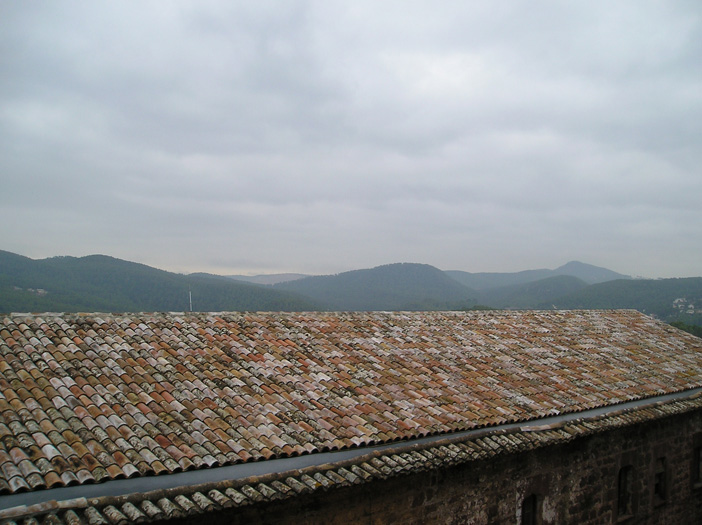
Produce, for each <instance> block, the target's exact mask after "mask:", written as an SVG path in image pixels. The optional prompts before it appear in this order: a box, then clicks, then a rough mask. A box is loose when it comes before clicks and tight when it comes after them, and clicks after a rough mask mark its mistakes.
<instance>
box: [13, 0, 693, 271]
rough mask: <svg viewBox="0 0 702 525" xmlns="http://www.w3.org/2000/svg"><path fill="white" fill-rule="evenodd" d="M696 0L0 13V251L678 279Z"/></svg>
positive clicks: (688, 237) (190, 265) (74, 7)
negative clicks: (598, 271)
mask: <svg viewBox="0 0 702 525" xmlns="http://www.w3.org/2000/svg"><path fill="white" fill-rule="evenodd" d="M701 26H702V9H700V7H699V6H698V4H697V3H696V2H684V1H672V2H665V3H661V2H653V1H644V2H641V1H636V2H634V1H629V2H617V3H616V4H612V3H610V2H589V3H587V4H577V3H562V2H546V3H540V4H539V5H534V4H533V3H532V2H523V1H516V0H515V1H511V2H508V3H501V4H499V5H492V4H483V3H477V2H455V3H454V2H450V3H448V4H446V5H445V6H444V7H442V9H437V8H436V6H435V5H434V4H431V3H428V2H383V3H382V5H379V4H377V3H371V2H352V3H348V2H317V1H299V2H286V3H284V4H280V3H278V2H275V3H274V2H257V3H255V4H253V3H245V2H219V1H209V2H208V1H205V2H184V1H182V2H169V3H167V4H163V3H159V2H119V3H108V4H104V3H90V4H85V3H78V2H62V3H60V4H58V3H54V2H39V3H33V4H32V5H31V6H29V5H25V4H24V3H7V4H3V5H2V6H1V7H0V50H1V51H2V53H1V55H0V56H2V58H1V59H0V173H1V175H0V181H1V183H2V190H3V191H2V192H0V236H1V238H2V239H3V241H4V242H3V246H1V247H0V248H3V249H7V250H10V251H16V252H18V253H22V254H25V255H28V256H32V257H45V256H50V255H57V254H74V255H84V254H89V253H107V254H110V255H114V256H117V257H122V258H126V259H131V260H136V261H139V262H144V263H146V264H151V265H154V266H158V267H161V268H166V269H172V270H176V271H213V272H219V273H234V272H267V271H303V272H309V273H331V272H337V271H344V270H348V269H353V268H361V267H369V266H373V265H376V264H383V263H388V262H396V261H416V262H427V263H430V264H434V265H436V266H438V267H440V268H444V269H465V270H469V271H492V270H494V271H507V270H519V269H524V268H533V267H555V266H557V265H560V264H562V263H564V262H566V261H567V260H570V259H581V260H584V261H587V262H591V263H594V264H600V265H603V266H607V267H610V268H612V269H615V270H618V271H621V272H625V273H632V274H641V275H648V276H683V275H700V269H699V259H700V249H699V246H700V245H701V244H702V243H701V242H700V241H702V216H701V215H702V211H700V206H699V204H698V202H697V201H698V195H700V194H701V193H702V178H700V177H699V175H698V166H699V165H700V160H702V159H701V158H700V157H701V155H702V154H701V153H700V151H702V148H700V145H699V140H700V139H699V138H700V136H702V133H701V132H702V130H701V129H700V127H701V124H700V122H702V119H700V108H701V107H702V89H701V88H702V85H701V84H702V82H701V81H702V74H701V71H700V64H702V44H701V43H700V39H699V38H698V37H697V35H699V33H700V30H701V29H702V27H701Z"/></svg>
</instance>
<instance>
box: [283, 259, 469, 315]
mask: <svg viewBox="0 0 702 525" xmlns="http://www.w3.org/2000/svg"><path fill="white" fill-rule="evenodd" d="M274 289H276V290H290V291H295V292H297V293H299V294H302V295H305V296H307V297H309V298H311V299H313V300H315V301H317V302H319V303H321V304H323V305H324V306H325V307H326V308H328V309H331V310H447V309H460V308H469V307H471V306H473V305H475V304H476V300H475V297H476V293H475V291H473V290H470V289H469V288H467V287H465V286H463V285H461V284H460V283H458V282H456V281H455V280H454V279H451V278H450V277H448V276H447V275H446V274H445V273H444V272H442V271H441V270H439V269H437V268H434V267H433V266H429V265H428V264H411V263H398V264H388V265H385V266H378V267H376V268H372V269H369V270H354V271H351V272H345V273H340V274H338V275H325V276H317V277H307V278H305V279H299V280H296V281H291V282H286V283H280V284H276V285H274Z"/></svg>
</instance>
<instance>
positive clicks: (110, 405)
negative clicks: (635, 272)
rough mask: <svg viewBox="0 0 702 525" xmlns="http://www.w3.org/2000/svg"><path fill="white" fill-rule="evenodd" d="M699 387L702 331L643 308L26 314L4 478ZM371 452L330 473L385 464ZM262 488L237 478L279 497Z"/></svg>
mask: <svg viewBox="0 0 702 525" xmlns="http://www.w3.org/2000/svg"><path fill="white" fill-rule="evenodd" d="M699 386H702V340H700V339H698V338H695V337H693V336H690V335H688V334H685V333H682V332H680V331H677V330H675V329H673V328H671V327H669V326H667V325H665V324H662V323H660V322H657V321H655V320H653V319H651V318H649V317H646V316H644V315H642V314H639V313H637V312H633V311H579V312H575V311H548V312H468V313H463V312H431V313H306V314H287V313H286V314H282V313H251V314H239V313H217V314H138V315H107V314H99V315H98V314H95V315H72V314H62V315H57V314H43V315H12V316H7V317H5V318H4V319H2V322H1V323H0V493H5V494H9V493H17V492H22V491H35V490H41V489H46V488H53V487H61V486H72V485H82V484H86V483H95V482H102V481H107V480H110V479H122V478H133V477H141V476H149V475H154V474H166V473H175V472H181V471H188V470H194V469H203V468H209V467H217V466H223V465H231V464H235V463H241V462H246V461H252V460H261V459H272V458H276V457H285V456H296V455H301V454H307V453H314V452H320V451H328V450H337V449H344V448H352V447H357V446H364V445H368V444H377V443H387V442H392V441H396V440H404V439H410V438H417V437H421V436H427V435H436V434H447V435H448V434H450V433H451V432H455V431H460V430H468V429H476V428H483V427H488V426H492V425H497V424H501V423H506V422H510V421H528V420H532V419H537V418H542V417H545V416H549V415H553V414H559V413H568V412H578V411H582V410H586V409H589V408H594V407H598V406H603V405H613V404H617V403H621V402H624V401H629V400H634V399H641V398H647V397H651V396H655V395H660V394H663V393H669V392H676V391H682V390H686V389H690V388H694V387H699ZM559 432H561V433H562V432H565V431H559ZM565 434H567V436H570V435H571V434H568V433H567V432H565ZM559 435H561V434H559ZM567 436H563V435H561V437H562V438H563V439H565V438H566V437H567ZM519 439H527V438H519ZM529 439H531V438H529ZM534 439H536V438H534ZM510 443H511V441H509V440H508V441H507V442H505V443H501V442H499V441H498V442H493V443H491V445H492V446H493V448H494V447H502V446H506V447H510V446H520V443H519V442H518V443H511V444H510ZM452 446H458V445H452ZM459 448H460V447H459ZM436 453H437V454H438V453H439V452H436ZM431 454H434V452H432V453H431ZM447 454H448V453H447ZM449 456H450V454H449ZM433 457H434V456H431V457H429V458H427V457H424V459H422V456H421V455H420V457H419V458H417V457H415V458H414V461H412V464H416V463H417V462H420V463H422V462H429V464H433V463H432V461H434V460H433V459H432V458H433ZM405 460H406V461H410V459H409V458H405ZM383 461H384V460H383ZM394 461H395V462H397V461H398V460H397V459H395V460H394ZM442 461H443V460H442ZM358 468H361V471H360V472H358V473H354V471H353V470H348V471H344V472H343V473H342V472H340V471H334V472H336V474H334V475H335V476H341V477H342V478H344V479H346V480H347V481H348V479H349V478H352V479H356V478H358V477H359V475H360V476H361V477H363V472H366V474H368V475H370V476H375V475H376V474H375V473H374V472H371V473H370V474H369V472H368V471H367V470H364V468H363V467H358ZM374 468H375V469H376V471H377V472H381V473H382V472H383V470H382V469H388V468H390V470H392V469H393V467H389V466H388V464H386V463H383V464H382V465H377V466H376V467H374ZM377 469H381V470H377ZM346 472H348V476H347V475H346ZM325 476H326V477H325ZM328 476H332V475H331V474H324V475H323V476H322V477H323V478H324V479H323V480H317V481H312V482H310V484H315V486H317V484H322V485H324V484H325V483H327V482H332V481H330V480H328V479H327V477H328ZM345 476H347V477H345ZM332 478H334V476H332ZM310 479H312V478H310ZM298 483H303V486H304V483H305V481H304V480H298ZM293 485H294V484H293ZM288 488H289V489H290V490H292V491H297V489H296V488H295V487H294V486H288ZM232 490H233V489H232ZM270 490H273V491H274V492H275V493H279V492H280V490H284V489H281V488H278V489H276V488H275V487H270ZM301 490H303V489H301ZM252 491H253V492H251V493H250V494H244V493H241V494H244V496H245V498H249V499H251V498H253V499H254V500H255V498H256V497H258V496H256V494H257V493H259V494H261V497H263V498H264V499H265V498H266V497H268V496H266V495H265V494H263V493H261V490H259V489H258V488H254V487H252ZM264 492H265V491H264ZM198 497H199V496H198ZM202 497H203V498H205V499H207V497H206V496H205V495H202ZM218 497H219V496H216V497H215V496H212V495H210V499H212V498H214V499H217V498H218ZM202 501H205V500H202ZM213 501H214V500H213ZM191 503H192V502H191ZM196 505H200V503H196ZM149 508H150V507H149ZM115 510H116V511H117V512H122V513H124V512H127V511H125V510H124V508H122V510H118V509H117V508H115ZM151 510H152V511H154V512H155V510H154V509H151ZM161 510H162V512H165V511H164V510H163V509H161ZM142 511H144V512H146V511H145V510H144V509H143V508H142ZM101 512H103V513H104V512H106V511H105V510H104V509H103V510H102V511H101ZM130 512H131V511H130ZM140 512H141V511H140Z"/></svg>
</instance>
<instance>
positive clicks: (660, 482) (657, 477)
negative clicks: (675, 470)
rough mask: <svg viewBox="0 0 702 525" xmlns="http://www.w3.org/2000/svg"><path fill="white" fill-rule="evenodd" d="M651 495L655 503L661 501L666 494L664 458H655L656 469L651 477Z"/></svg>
mask: <svg viewBox="0 0 702 525" xmlns="http://www.w3.org/2000/svg"><path fill="white" fill-rule="evenodd" d="M653 482H654V485H653V495H654V499H655V502H656V503H657V504H660V503H663V502H664V501H665V498H666V495H667V487H666V470H665V458H658V459H657V460H656V470H655V473H654V479H653Z"/></svg>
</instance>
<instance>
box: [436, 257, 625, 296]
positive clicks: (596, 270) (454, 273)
mask: <svg viewBox="0 0 702 525" xmlns="http://www.w3.org/2000/svg"><path fill="white" fill-rule="evenodd" d="M446 274H447V275H449V276H451V277H453V278H454V279H456V280H457V281H458V282H459V283H461V284H464V285H466V286H468V287H469V288H473V289H474V290H479V291H480V290H488V289H491V288H501V287H503V286H515V285H520V284H527V283H531V282H535V281H540V280H542V279H547V278H549V277H557V276H559V275H569V276H571V277H576V278H578V279H580V280H582V281H584V282H585V283H586V284H596V283H602V282H606V281H614V280H616V279H631V277H629V276H628V275H622V274H620V273H617V272H613V271H612V270H608V269H606V268H601V267H599V266H593V265H592V264H585V263H581V262H578V261H571V262H569V263H567V264H564V265H563V266H559V267H558V268H556V269H555V270H546V269H541V270H524V271H521V272H513V273H492V272H482V273H470V272H463V271H458V270H449V271H447V272H446Z"/></svg>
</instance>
